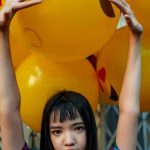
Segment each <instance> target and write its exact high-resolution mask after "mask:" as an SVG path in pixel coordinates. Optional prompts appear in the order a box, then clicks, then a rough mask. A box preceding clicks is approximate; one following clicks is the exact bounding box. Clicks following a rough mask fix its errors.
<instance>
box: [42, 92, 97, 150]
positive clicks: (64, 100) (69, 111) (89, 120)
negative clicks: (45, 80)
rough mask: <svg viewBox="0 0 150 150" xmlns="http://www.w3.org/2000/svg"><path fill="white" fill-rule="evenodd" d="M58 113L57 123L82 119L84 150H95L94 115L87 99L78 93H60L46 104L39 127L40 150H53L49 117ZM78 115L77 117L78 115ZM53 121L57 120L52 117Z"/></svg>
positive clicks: (55, 116)
mask: <svg viewBox="0 0 150 150" xmlns="http://www.w3.org/2000/svg"><path fill="white" fill-rule="evenodd" d="M52 113H54V114H58V113H59V121H60V122H63V121H65V120H74V119H76V118H77V117H78V116H79V115H80V116H81V117H82V119H83V122H84V124H85V128H86V148H85V150H97V149H98V148H97V128H96V123H95V118H94V114H93V111H92V108H91V106H90V104H89V103H88V101H87V99H86V98H85V97H84V96H83V95H81V94H80V93H76V92H73V91H62V92H59V93H57V94H56V95H54V96H53V97H52V98H51V99H50V100H49V101H48V102H47V104H46V106H45V108H44V112H43V118H42V125H41V143H40V150H54V147H53V144H52V141H51V138H50V129H49V125H50V116H51V114H52ZM78 114H79V115H78ZM54 119H58V116H57V115H54Z"/></svg>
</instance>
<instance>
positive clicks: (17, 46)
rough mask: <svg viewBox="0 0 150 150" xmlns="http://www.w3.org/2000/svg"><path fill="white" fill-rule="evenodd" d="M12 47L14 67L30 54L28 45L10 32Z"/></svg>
mask: <svg viewBox="0 0 150 150" xmlns="http://www.w3.org/2000/svg"><path fill="white" fill-rule="evenodd" d="M10 49H11V55H12V62H13V66H14V68H17V66H18V65H19V64H20V63H21V62H22V61H23V60H24V59H25V58H26V57H27V56H28V55H29V54H30V52H29V51H28V50H27V48H26V47H24V46H23V45H21V42H20V39H18V38H17V37H16V36H15V35H13V34H12V33H10Z"/></svg>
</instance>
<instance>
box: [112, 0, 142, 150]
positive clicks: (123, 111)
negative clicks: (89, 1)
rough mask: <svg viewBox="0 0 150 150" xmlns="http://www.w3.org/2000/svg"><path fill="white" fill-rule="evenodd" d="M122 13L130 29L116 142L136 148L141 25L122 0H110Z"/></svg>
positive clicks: (128, 148)
mask: <svg viewBox="0 0 150 150" xmlns="http://www.w3.org/2000/svg"><path fill="white" fill-rule="evenodd" d="M110 2H112V3H114V4H115V5H116V6H117V7H118V8H119V9H120V10H121V12H122V13H123V15H124V17H125V19H126V22H127V25H128V27H129V30H130V41H129V42H130V43H129V53H128V60H127V66H126V71H125V76H124V81H123V85H122V89H121V93H120V98H119V121H118V126H117V137H116V142H117V144H118V146H119V148H120V149H121V150H136V144H137V132H138V115H139V112H140V108H139V98H140V81H141V52H140V48H141V46H140V43H141V35H142V32H143V27H142V25H141V24H140V23H139V22H138V21H137V19H136V18H135V16H134V14H133V12H132V10H131V8H130V6H129V5H128V4H127V3H126V2H125V1H124V0H110Z"/></svg>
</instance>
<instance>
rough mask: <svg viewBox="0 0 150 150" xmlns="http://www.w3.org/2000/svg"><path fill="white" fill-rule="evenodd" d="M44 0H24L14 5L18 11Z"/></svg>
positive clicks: (14, 8)
mask: <svg viewBox="0 0 150 150" xmlns="http://www.w3.org/2000/svg"><path fill="white" fill-rule="evenodd" d="M41 2H42V0H30V1H22V2H19V3H17V4H16V5H14V6H13V10H14V11H18V10H21V9H24V8H28V7H31V6H33V5H36V4H39V3H41Z"/></svg>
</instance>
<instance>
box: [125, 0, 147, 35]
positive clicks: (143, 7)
mask: <svg viewBox="0 0 150 150" xmlns="http://www.w3.org/2000/svg"><path fill="white" fill-rule="evenodd" d="M127 2H128V3H129V4H130V6H131V8H132V9H133V12H134V14H135V16H136V17H137V18H138V20H139V21H140V22H141V24H142V25H143V26H144V30H145V31H149V32H150V25H149V19H148V18H149V16H150V1H149V0H127ZM144 33H145V32H144Z"/></svg>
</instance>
